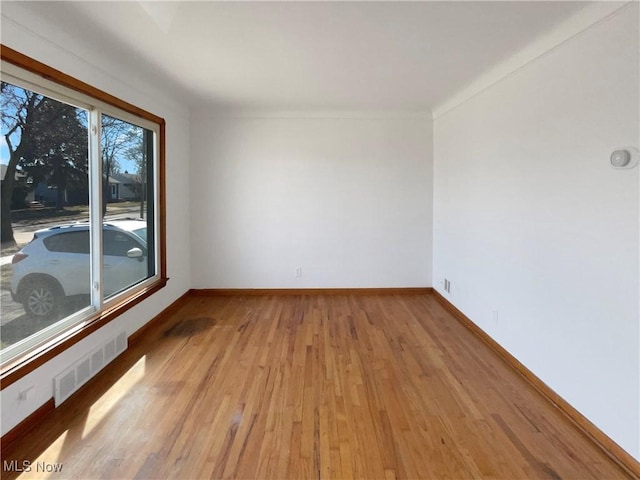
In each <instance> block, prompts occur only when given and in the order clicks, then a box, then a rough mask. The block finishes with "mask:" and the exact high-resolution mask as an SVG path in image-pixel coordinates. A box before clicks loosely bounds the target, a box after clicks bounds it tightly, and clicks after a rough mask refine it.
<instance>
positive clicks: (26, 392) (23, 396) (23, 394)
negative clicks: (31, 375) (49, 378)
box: [18, 385, 36, 402]
mask: <svg viewBox="0 0 640 480" xmlns="http://www.w3.org/2000/svg"><path fill="white" fill-rule="evenodd" d="M35 388H36V387H35V385H31V386H29V387H27V388H25V389H23V390H20V393H19V394H18V399H19V400H20V401H21V402H24V401H25V400H29V397H30V396H31V394H32V393H33V391H34V390H35Z"/></svg>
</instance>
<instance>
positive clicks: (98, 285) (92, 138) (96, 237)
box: [89, 109, 104, 310]
mask: <svg viewBox="0 0 640 480" xmlns="http://www.w3.org/2000/svg"><path fill="white" fill-rule="evenodd" d="M101 130H102V128H101V113H100V111H98V110H96V109H92V110H91V113H90V125H89V181H90V182H91V188H90V189H89V192H90V194H89V195H90V198H89V211H90V216H89V219H90V221H89V225H90V231H91V235H90V238H91V305H93V306H94V307H95V308H96V309H97V310H100V309H101V308H102V304H103V301H104V295H103V285H102V276H103V275H102V222H103V218H102V201H103V200H102V199H103V196H102V146H101V142H100V138H101V135H102V132H101Z"/></svg>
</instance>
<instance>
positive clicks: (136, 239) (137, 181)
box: [101, 115, 155, 298]
mask: <svg viewBox="0 0 640 480" xmlns="http://www.w3.org/2000/svg"><path fill="white" fill-rule="evenodd" d="M153 135H154V134H153V132H152V131H150V130H147V129H145V128H142V127H139V126H137V125H134V124H131V123H129V122H125V121H123V120H120V119H117V118H114V117H111V116H108V115H102V138H101V145H102V182H103V185H102V192H103V205H102V212H103V215H104V226H103V262H102V264H103V286H104V289H103V290H104V294H105V298H108V297H110V296H112V295H114V294H116V293H118V292H121V291H122V290H125V289H126V288H129V287H131V286H133V285H135V284H137V283H139V282H141V281H143V280H145V279H147V278H149V277H152V276H153V275H154V274H155V255H154V253H153V241H152V240H151V239H153V217H154V215H153V201H151V202H149V201H148V199H153V190H152V188H150V185H152V184H153V182H152V181H151V182H147V179H153V158H154V155H153Z"/></svg>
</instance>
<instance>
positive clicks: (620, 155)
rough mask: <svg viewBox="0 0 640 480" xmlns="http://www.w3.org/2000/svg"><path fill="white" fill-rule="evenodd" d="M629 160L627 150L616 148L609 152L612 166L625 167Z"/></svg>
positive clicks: (629, 155) (629, 156)
mask: <svg viewBox="0 0 640 480" xmlns="http://www.w3.org/2000/svg"><path fill="white" fill-rule="evenodd" d="M630 161H631V154H630V153H629V150H616V151H615V152H613V153H612V154H611V165H613V166H614V167H618V168H622V167H626V166H627V165H628V164H629V162H630Z"/></svg>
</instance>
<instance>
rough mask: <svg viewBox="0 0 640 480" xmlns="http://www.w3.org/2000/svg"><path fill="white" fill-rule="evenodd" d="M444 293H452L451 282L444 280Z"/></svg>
mask: <svg viewBox="0 0 640 480" xmlns="http://www.w3.org/2000/svg"><path fill="white" fill-rule="evenodd" d="M444 291H445V292H447V293H451V281H450V280H447V279H446V278H445V279H444Z"/></svg>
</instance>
